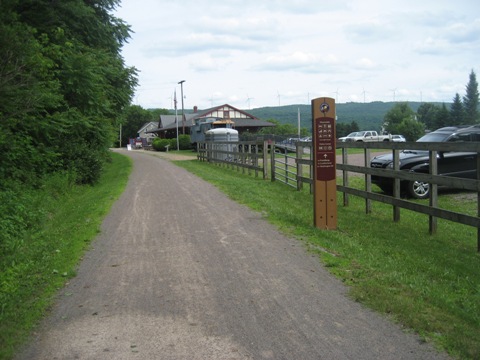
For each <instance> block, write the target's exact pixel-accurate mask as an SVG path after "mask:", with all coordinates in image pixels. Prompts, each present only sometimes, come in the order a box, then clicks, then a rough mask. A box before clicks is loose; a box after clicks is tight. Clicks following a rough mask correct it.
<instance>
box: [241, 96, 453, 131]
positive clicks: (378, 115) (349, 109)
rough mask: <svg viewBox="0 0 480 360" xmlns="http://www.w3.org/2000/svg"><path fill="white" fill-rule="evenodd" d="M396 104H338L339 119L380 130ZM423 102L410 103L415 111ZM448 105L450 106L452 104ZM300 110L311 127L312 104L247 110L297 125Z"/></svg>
mask: <svg viewBox="0 0 480 360" xmlns="http://www.w3.org/2000/svg"><path fill="white" fill-rule="evenodd" d="M395 104H397V103H396V102H381V101H376V102H371V103H353V102H352V103H345V104H337V116H338V119H337V121H338V123H340V124H341V123H351V122H352V121H355V122H356V123H357V124H358V126H359V128H360V130H377V131H380V129H381V126H382V123H383V119H384V116H385V114H386V113H387V112H388V111H390V110H391V109H392V107H393V106H394V105H395ZM421 104H422V103H420V102H409V103H408V105H409V106H410V107H411V108H412V109H413V110H414V111H417V110H418V108H419V107H420V105H421ZM446 105H447V106H450V104H446ZM298 110H300V126H301V127H303V128H307V129H310V128H311V126H312V125H311V124H312V113H311V106H310V105H287V106H278V107H263V108H257V109H252V110H246V111H247V112H249V113H250V114H252V115H254V116H256V117H258V118H260V119H262V120H268V119H275V120H278V121H279V122H280V123H282V124H292V125H294V126H297V121H298V120H297V119H298Z"/></svg>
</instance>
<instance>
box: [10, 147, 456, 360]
mask: <svg viewBox="0 0 480 360" xmlns="http://www.w3.org/2000/svg"><path fill="white" fill-rule="evenodd" d="M125 154H127V155H128V156H130V157H131V158H132V159H133V160H134V171H133V173H132V175H131V177H130V180H129V183H128V186H127V189H126V191H125V192H124V194H123V195H122V196H121V198H120V199H119V200H118V201H117V202H116V204H115V205H114V207H113V209H112V211H111V213H110V214H109V216H108V217H107V218H106V219H105V221H104V223H103V227H102V232H101V234H100V235H99V236H98V238H97V239H96V241H95V242H94V243H93V248H92V250H91V251H89V252H88V253H87V254H86V256H85V258H84V260H83V262H82V264H81V266H80V268H79V270H78V275H77V277H76V278H75V279H72V280H71V282H70V283H69V285H68V286H67V287H66V288H65V289H62V290H61V292H60V295H59V298H58V301H57V304H56V305H55V306H54V308H53V309H52V314H51V316H50V317H49V318H47V319H46V320H45V321H44V323H43V324H42V326H41V327H40V329H39V330H38V331H37V335H36V337H35V339H33V340H32V343H31V345H30V346H28V347H27V348H26V349H25V350H24V351H23V352H22V353H20V354H19V356H18V359H49V360H51V359H355V360H359V359H368V360H371V359H395V360H399V359H446V358H447V357H446V356H444V355H442V354H438V353H436V352H435V351H434V350H432V348H431V347H430V346H429V345H428V344H424V343H422V342H421V341H419V339H418V338H417V337H415V336H414V335H411V334H406V333H404V332H402V330H401V329H400V328H399V327H397V326H395V325H392V324H391V323H390V322H389V321H387V320H386V319H384V318H383V317H381V316H379V315H377V314H375V313H373V312H371V311H369V310H367V309H365V308H363V307H362V306H361V305H359V304H358V303H356V302H353V301H351V300H350V299H349V298H348V297H347V296H346V292H347V289H346V288H345V287H344V286H343V285H342V284H341V283H340V282H339V281H338V280H336V279H335V278H333V277H332V276H330V275H329V274H328V273H327V271H326V270H325V269H324V268H323V267H322V265H321V264H320V263H319V261H318V259H317V258H316V257H314V256H312V255H311V254H309V253H308V252H307V251H305V249H304V248H303V246H302V245H301V243H300V242H298V241H297V240H294V239H291V238H288V237H285V236H283V235H282V234H280V233H279V232H278V231H277V230H275V229H274V228H273V227H272V226H271V225H269V224H268V223H267V222H266V221H265V220H264V219H263V218H262V216H261V215H260V214H258V213H255V212H252V211H250V210H249V209H247V208H245V207H244V206H241V205H238V204H236V203H234V202H233V201H231V200H229V199H228V198H227V197H226V196H224V195H223V194H221V193H220V192H219V191H218V190H217V189H216V188H215V187H213V186H212V185H210V184H208V183H206V182H204V181H202V180H200V179H199V178H197V177H195V176H193V175H191V174H190V173H188V172H186V171H184V170H183V169H181V168H178V167H176V166H175V165H173V164H172V163H171V162H169V161H168V160H165V159H161V158H158V157H155V156H151V155H148V154H145V153H141V152H135V151H131V152H126V151H125Z"/></svg>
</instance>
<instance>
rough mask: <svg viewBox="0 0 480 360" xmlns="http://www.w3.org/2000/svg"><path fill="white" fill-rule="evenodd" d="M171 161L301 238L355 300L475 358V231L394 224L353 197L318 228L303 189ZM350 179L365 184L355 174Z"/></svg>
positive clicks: (459, 199)
mask: <svg viewBox="0 0 480 360" xmlns="http://www.w3.org/2000/svg"><path fill="white" fill-rule="evenodd" d="M177 164H178V165H179V166H182V167H184V168H186V169H187V170H189V171H191V172H193V173H195V174H197V175H198V176H200V177H202V178H204V179H205V180H207V181H209V182H211V183H213V184H215V185H216V186H217V187H218V188H219V189H221V190H222V191H223V192H225V193H226V194H227V195H228V196H229V197H231V198H232V199H233V200H235V201H237V202H240V203H242V204H245V205H247V206H249V207H251V208H252V209H254V210H257V211H261V212H262V213H264V214H265V216H266V218H267V219H268V220H269V221H270V222H271V223H273V224H275V225H276V226H277V227H279V228H280V229H281V230H282V231H284V232H285V233H287V234H288V235H291V236H295V237H297V238H299V239H300V240H301V241H303V242H304V243H305V244H306V246H307V247H308V248H309V249H310V251H312V252H314V253H316V254H318V256H319V258H320V259H321V261H322V262H323V263H324V264H325V266H326V267H327V268H328V269H329V270H330V271H331V272H332V273H333V274H335V275H336V276H338V277H339V278H340V279H341V280H342V281H343V282H345V283H346V284H348V285H349V286H350V289H351V291H350V295H351V297H352V298H353V299H355V300H356V301H359V302H361V303H363V304H365V305H367V306H369V307H371V308H372V309H375V310H376V311H379V312H380V313H383V314H386V315H387V316H388V317H389V318H391V319H392V320H393V321H396V322H398V323H400V324H402V325H403V326H405V327H406V328H408V329H411V330H412V331H414V332H416V333H418V334H419V335H420V336H421V338H422V339H424V341H428V342H432V343H433V344H435V345H436V346H437V347H438V348H440V349H443V350H445V351H447V352H449V353H450V354H451V355H453V356H455V357H457V358H463V359H478V358H479V356H480V338H479V336H478V334H480V277H479V276H478V269H479V268H480V265H479V264H480V255H479V254H478V253H477V252H476V229H473V228H471V227H467V226H463V225H458V224H455V223H451V222H447V221H443V220H439V231H438V234H437V235H434V236H431V235H429V234H428V218H427V217H426V216H421V215H419V214H417V213H413V212H410V211H408V210H402V213H401V221H400V222H398V223H394V222H393V221H392V209H391V207H389V206H387V205H385V204H380V203H374V204H373V212H372V213H371V214H369V215H367V214H365V211H364V204H365V202H364V200H362V199H358V198H355V197H352V198H351V200H350V206H348V207H343V206H339V207H338V219H339V220H338V229H337V230H335V231H324V230H319V229H316V228H315V227H314V226H313V225H312V223H313V210H312V207H313V205H312V200H313V199H312V196H311V195H310V194H309V193H308V192H307V191H301V192H298V191H296V190H294V189H292V188H290V187H287V186H285V185H283V184H281V183H278V182H276V183H271V182H270V181H264V180H261V179H260V178H254V177H252V176H248V175H244V174H241V173H239V172H237V171H235V170H231V169H225V168H223V167H219V166H214V165H210V164H207V163H200V162H197V161H183V162H177ZM355 181H358V186H359V187H360V186H362V185H363V184H362V183H361V182H362V179H361V178H359V179H354V180H352V181H351V182H352V183H354V182H355ZM340 197H341V194H340V193H339V199H338V204H341V203H342V202H341V199H340ZM441 202H442V203H443V205H444V207H446V208H449V209H452V210H455V211H459V212H462V211H464V209H469V210H468V211H472V212H473V213H475V209H476V202H475V201H474V200H469V197H468V196H464V195H462V194H458V193H456V194H455V193H454V194H450V195H444V196H442V197H441Z"/></svg>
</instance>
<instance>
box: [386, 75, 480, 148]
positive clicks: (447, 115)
mask: <svg viewBox="0 0 480 360" xmlns="http://www.w3.org/2000/svg"><path fill="white" fill-rule="evenodd" d="M478 105H479V92H478V82H477V78H476V74H475V72H474V71H473V70H472V71H471V73H470V76H469V81H468V83H467V85H466V88H465V95H464V96H463V97H461V96H460V94H458V93H456V94H455V96H454V98H453V102H452V104H451V105H450V108H447V106H446V105H445V104H442V105H441V106H439V105H435V104H432V103H424V104H422V105H420V107H419V108H418V110H417V112H416V113H415V112H414V111H413V110H412V109H411V108H410V106H409V105H408V103H398V104H396V105H395V106H394V107H393V108H392V109H391V110H390V111H389V112H388V113H387V114H386V115H385V117H384V121H383V129H384V130H385V131H386V132H388V133H391V134H402V135H404V136H405V138H406V139H407V140H408V141H415V140H417V139H418V138H419V137H421V136H422V135H423V134H425V131H433V130H436V129H438V128H441V127H445V126H458V125H475V124H478V123H480V113H479V110H478Z"/></svg>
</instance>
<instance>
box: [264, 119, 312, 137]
mask: <svg viewBox="0 0 480 360" xmlns="http://www.w3.org/2000/svg"><path fill="white" fill-rule="evenodd" d="M267 121H268V122H270V123H272V124H275V126H274V127H268V128H263V129H261V130H260V131H259V132H258V133H259V134H273V135H292V136H293V135H295V136H296V134H298V128H297V127H296V126H295V125H293V124H280V122H279V121H277V120H275V119H268V120H267ZM300 136H301V137H305V136H308V130H307V129H305V128H301V129H300Z"/></svg>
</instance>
